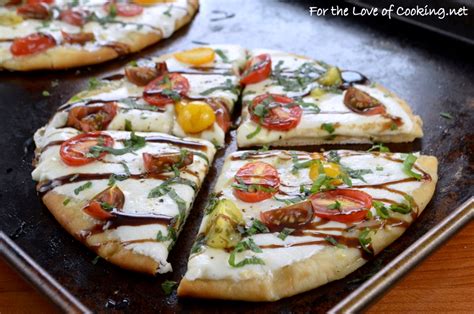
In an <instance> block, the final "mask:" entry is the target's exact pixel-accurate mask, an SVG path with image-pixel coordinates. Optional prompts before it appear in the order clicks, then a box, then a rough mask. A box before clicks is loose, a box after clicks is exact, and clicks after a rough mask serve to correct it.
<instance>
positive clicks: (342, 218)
mask: <svg viewBox="0 0 474 314" xmlns="http://www.w3.org/2000/svg"><path fill="white" fill-rule="evenodd" d="M310 200H311V203H312V205H313V210H314V214H315V215H316V216H318V217H320V218H323V219H328V220H334V221H338V222H342V223H348V222H357V221H361V220H363V219H364V218H365V217H366V215H367V212H368V211H369V209H370V207H372V197H371V196H370V195H369V194H367V193H365V192H362V191H358V190H351V189H339V190H332V191H327V192H319V193H316V194H313V195H311V196H310Z"/></svg>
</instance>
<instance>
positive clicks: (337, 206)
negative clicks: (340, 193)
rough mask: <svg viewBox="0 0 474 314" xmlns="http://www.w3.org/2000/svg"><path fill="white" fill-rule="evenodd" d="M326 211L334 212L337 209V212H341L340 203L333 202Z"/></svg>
mask: <svg viewBox="0 0 474 314" xmlns="http://www.w3.org/2000/svg"><path fill="white" fill-rule="evenodd" d="M328 209H331V210H336V209H337V210H339V211H340V210H341V202H339V201H335V202H334V203H332V204H329V205H328Z"/></svg>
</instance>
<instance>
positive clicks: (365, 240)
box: [358, 228, 374, 254]
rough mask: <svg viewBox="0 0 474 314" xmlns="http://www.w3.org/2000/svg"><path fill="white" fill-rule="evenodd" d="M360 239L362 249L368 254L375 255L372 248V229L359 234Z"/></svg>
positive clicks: (366, 229)
mask: <svg viewBox="0 0 474 314" xmlns="http://www.w3.org/2000/svg"><path fill="white" fill-rule="evenodd" d="M358 238H359V243H360V245H361V247H362V249H363V250H364V251H366V252H367V253H370V254H374V252H373V251H372V250H371V248H370V243H372V238H371V237H370V229H369V228H365V229H364V231H362V232H361V233H360V234H359V237H358Z"/></svg>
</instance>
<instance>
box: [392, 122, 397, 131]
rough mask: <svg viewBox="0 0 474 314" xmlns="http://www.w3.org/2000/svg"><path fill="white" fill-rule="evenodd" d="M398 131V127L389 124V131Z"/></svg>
mask: <svg viewBox="0 0 474 314" xmlns="http://www.w3.org/2000/svg"><path fill="white" fill-rule="evenodd" d="M397 129H398V125H397V124H396V123H393V122H392V124H390V130H392V131H394V130H397Z"/></svg>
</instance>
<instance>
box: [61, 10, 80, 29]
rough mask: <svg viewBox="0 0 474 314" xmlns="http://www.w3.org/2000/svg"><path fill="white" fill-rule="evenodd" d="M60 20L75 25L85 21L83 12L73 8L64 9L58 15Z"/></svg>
mask: <svg viewBox="0 0 474 314" xmlns="http://www.w3.org/2000/svg"><path fill="white" fill-rule="evenodd" d="M59 18H60V19H61V21H63V22H66V23H68V24H71V25H75V26H82V25H84V24H85V23H86V17H85V14H84V12H82V11H79V10H73V9H66V10H64V11H62V12H61V14H60V15H59Z"/></svg>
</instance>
